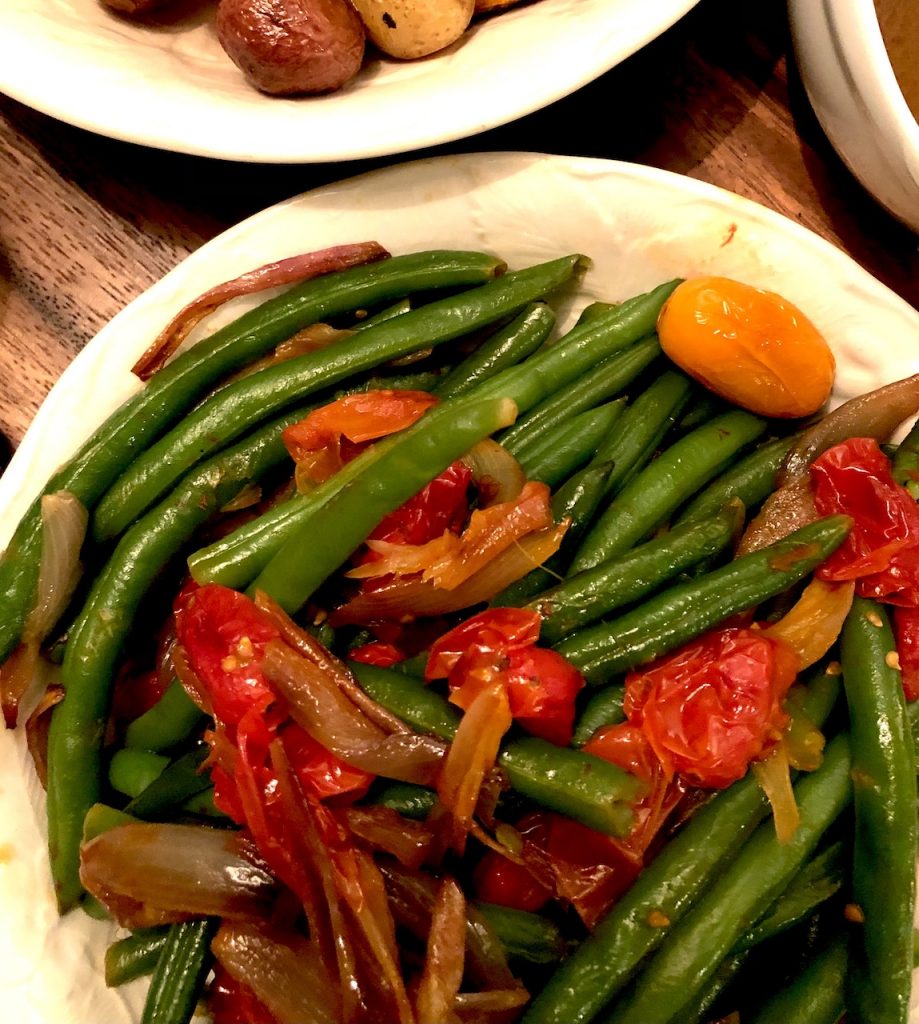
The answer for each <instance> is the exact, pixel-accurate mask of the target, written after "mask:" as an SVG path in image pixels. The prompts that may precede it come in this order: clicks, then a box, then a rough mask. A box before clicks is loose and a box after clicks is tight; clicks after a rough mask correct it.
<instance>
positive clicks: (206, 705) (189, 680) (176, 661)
mask: <svg viewBox="0 0 919 1024" xmlns="http://www.w3.org/2000/svg"><path fill="white" fill-rule="evenodd" d="M167 663H168V664H169V665H171V666H172V669H173V671H174V672H175V675H176V678H177V679H178V680H179V682H180V683H181V684H182V689H183V690H184V691H185V692H186V693H187V694H188V696H189V697H190V698H191V700H192V701H193V702H194V703H195V704H196V705H197V706H198V707H199V708H200V709H201V710H202V711H203V712H204V713H205V714H207V715H210V716H211V718H213V717H214V709H213V708H212V707H211V700H210V697H209V696H208V692H207V687H206V686H205V685H204V683H202V682H201V680H200V679H199V678H198V675H197V673H196V672H195V670H194V669H193V668H192V667H191V663H190V662H189V660H188V655H187V654H186V653H185V648H184V647H183V646H182V645H181V644H180V643H175V644H173V645H172V647H171V648H170V650H169V654H168V658H167Z"/></svg>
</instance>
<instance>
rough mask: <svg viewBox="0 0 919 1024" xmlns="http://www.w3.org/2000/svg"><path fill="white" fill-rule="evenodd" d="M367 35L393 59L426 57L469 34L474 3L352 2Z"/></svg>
mask: <svg viewBox="0 0 919 1024" xmlns="http://www.w3.org/2000/svg"><path fill="white" fill-rule="evenodd" d="M351 2H352V3H353V4H354V6H355V7H356V8H357V11H358V14H360V16H361V18H362V20H363V22H364V26H365V27H366V29H367V35H369V36H370V38H371V39H372V40H373V42H374V43H375V44H376V45H377V46H378V47H379V48H380V49H381V50H382V51H383V52H384V53H388V54H389V55H390V56H391V57H401V58H402V59H404V60H410V59H412V58H414V57H426V56H427V55H428V54H430V53H436V52H437V51H438V50H442V49H443V48H444V47H445V46H449V45H450V44H451V43H455V42H456V40H457V39H459V37H460V36H461V35H462V34H463V33H464V32H465V31H466V28H467V27H468V25H469V22H470V20H471V19H472V13H473V10H474V8H475V0H351Z"/></svg>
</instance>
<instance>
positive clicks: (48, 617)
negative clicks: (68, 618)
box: [23, 491, 89, 640]
mask: <svg viewBox="0 0 919 1024" xmlns="http://www.w3.org/2000/svg"><path fill="white" fill-rule="evenodd" d="M88 522H89V513H88V512H87V511H86V509H85V507H84V506H83V503H82V502H81V501H80V500H79V499H78V498H76V497H75V496H74V495H73V494H71V493H70V492H69V491H58V492H57V493H56V494H46V495H44V497H43V498H42V499H41V525H42V537H41V563H40V565H39V570H38V589H37V592H36V597H35V607H34V608H33V609H32V611H31V612H30V613H29V618H28V620H27V621H26V625H25V628H24V630H23V634H24V635H25V636H29V637H32V638H35V639H37V640H44V639H45V637H46V636H47V635H48V633H50V632H51V630H52V629H53V628H54V626H55V624H56V623H57V620H58V619H59V618H60V617H61V615H62V614H63V612H64V609H65V608H66V607H67V602H68V601H69V600H70V598H71V597H72V596H73V592H74V590H75V589H76V585H77V582H78V581H79V579H80V548H81V547H82V546H83V538H84V537H85V536H86V526H87V523H88Z"/></svg>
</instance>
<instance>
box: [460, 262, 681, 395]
mask: <svg viewBox="0 0 919 1024" xmlns="http://www.w3.org/2000/svg"><path fill="white" fill-rule="evenodd" d="M678 284H679V281H668V282H667V283H666V284H662V285H660V286H658V287H657V288H655V289H654V290H653V291H651V292H648V294H647V295H639V296H637V297H636V298H634V299H629V300H628V301H627V302H623V303H622V304H621V305H620V306H617V307H616V310H615V311H614V312H613V313H611V314H610V315H609V316H608V317H601V318H598V319H597V320H596V321H595V322H591V323H588V324H584V325H583V326H581V327H576V328H574V329H573V330H571V331H569V332H568V333H567V334H566V335H565V336H564V337H562V338H559V340H558V341H557V342H555V344H554V345H549V346H547V347H545V348H542V349H541V350H540V351H539V352H537V353H536V354H535V355H533V356H530V358H529V359H527V360H526V361H525V362H524V363H521V364H520V366H514V367H511V368H510V369H508V370H504V371H503V372H502V373H500V374H498V376H497V377H495V378H493V379H492V380H490V381H487V382H486V383H485V384H483V385H481V386H480V387H481V390H480V389H479V388H477V389H476V391H475V394H476V396H477V397H485V396H493V395H501V394H504V395H507V396H508V397H510V398H513V399H514V401H515V402H516V403H517V408H518V409H519V410H520V412H521V415H522V414H523V413H524V412H529V410H530V409H532V408H533V407H534V406H535V405H537V404H538V403H539V402H541V401H543V399H545V398H547V397H548V396H549V395H552V394H554V393H556V392H558V391H559V390H560V389H561V388H564V387H567V386H568V385H569V384H571V383H572V382H573V381H575V380H577V379H578V378H579V377H582V376H583V375H584V374H585V373H587V372H588V370H590V368H591V367H592V366H595V365H596V363H597V362H598V361H599V360H602V359H605V358H606V357H607V356H609V355H612V354H613V353H615V352H619V351H621V350H622V349H625V348H628V347H629V346H630V345H633V344H635V342H637V341H638V340H639V339H640V338H644V337H645V336H646V335H647V334H649V333H650V332H651V331H653V330H654V324H655V323H656V322H657V316H658V313H659V312H660V310H661V307H662V306H663V304H664V302H665V301H666V300H667V298H668V296H669V295H670V294H671V292H672V291H673V289H674V288H676V286H677V285H678Z"/></svg>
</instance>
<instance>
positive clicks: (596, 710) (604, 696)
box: [571, 683, 625, 747]
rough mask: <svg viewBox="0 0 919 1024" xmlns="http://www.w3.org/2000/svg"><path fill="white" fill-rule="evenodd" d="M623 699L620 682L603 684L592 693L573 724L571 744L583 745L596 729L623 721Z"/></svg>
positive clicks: (622, 689) (623, 693) (623, 694)
mask: <svg viewBox="0 0 919 1024" xmlns="http://www.w3.org/2000/svg"><path fill="white" fill-rule="evenodd" d="M624 700H625V687H624V686H623V685H622V684H621V683H613V685H612V686H605V687H604V688H603V689H602V690H596V691H595V692H594V693H592V694H591V695H590V699H589V700H588V702H587V704H586V706H585V707H584V710H583V711H582V712H581V714H580V717H579V718H578V720H577V722H576V724H575V727H574V736H573V737H572V738H571V745H572V746H573V747H583V746H584V744H585V743H587V742H588V741H589V740H590V739H591V738H592V737H593V735H594V733H596V732H597V730H598V729H602V728H604V726H607V725H618V724H619V723H620V722H624V721H625V711H624V710H623V708H622V703H623V701H624Z"/></svg>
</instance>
